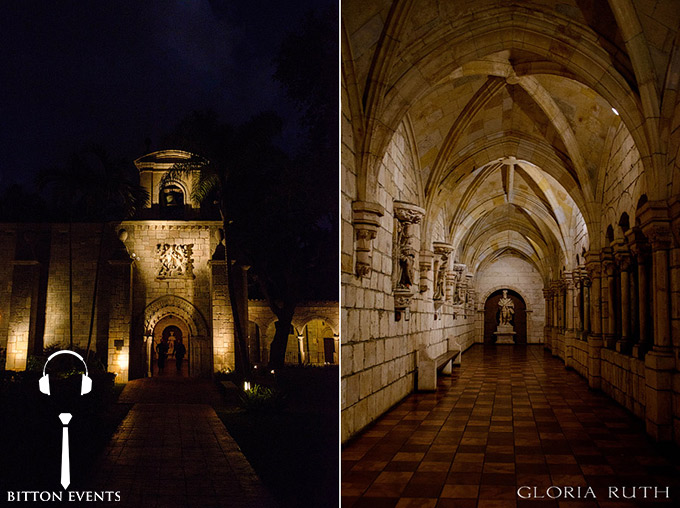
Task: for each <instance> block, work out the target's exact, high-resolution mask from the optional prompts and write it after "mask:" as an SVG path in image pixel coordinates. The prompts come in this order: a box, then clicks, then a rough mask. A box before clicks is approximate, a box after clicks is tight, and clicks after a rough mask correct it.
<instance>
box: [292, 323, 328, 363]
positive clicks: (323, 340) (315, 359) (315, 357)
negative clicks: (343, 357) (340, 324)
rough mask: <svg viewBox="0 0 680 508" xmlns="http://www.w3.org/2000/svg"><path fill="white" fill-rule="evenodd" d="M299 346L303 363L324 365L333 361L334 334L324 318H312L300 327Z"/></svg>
mask: <svg viewBox="0 0 680 508" xmlns="http://www.w3.org/2000/svg"><path fill="white" fill-rule="evenodd" d="M301 335H302V340H301V341H300V342H301V346H302V351H303V352H304V357H305V363H308V364H311V365H326V364H332V363H335V358H336V356H335V353H336V351H335V334H334V333H333V328H332V327H331V325H330V324H329V323H328V322H327V321H326V320H324V319H319V318H316V319H312V320H311V321H308V322H307V324H305V326H304V327H303V328H302V332H301Z"/></svg>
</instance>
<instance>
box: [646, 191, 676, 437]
mask: <svg viewBox="0 0 680 508" xmlns="http://www.w3.org/2000/svg"><path fill="white" fill-rule="evenodd" d="M638 218H639V219H640V223H641V227H642V231H643V232H644V233H645V236H647V238H648V239H649V243H650V245H651V248H652V277H651V283H652V307H653V316H652V319H653V329H654V347H653V349H652V351H650V352H649V353H647V355H646V356H645V382H646V390H645V420H646V428H647V433H648V434H650V435H651V436H652V437H653V438H654V439H656V440H657V441H669V440H671V438H672V434H673V410H672V405H673V400H672V393H673V392H672V384H673V383H672V381H673V376H672V373H673V369H674V367H675V358H674V355H673V350H672V344H671V319H670V284H669V283H670V277H669V249H670V247H671V234H670V223H669V219H668V213H667V206H666V204H665V202H647V203H645V204H644V205H643V206H642V208H641V209H640V211H639V212H638Z"/></svg>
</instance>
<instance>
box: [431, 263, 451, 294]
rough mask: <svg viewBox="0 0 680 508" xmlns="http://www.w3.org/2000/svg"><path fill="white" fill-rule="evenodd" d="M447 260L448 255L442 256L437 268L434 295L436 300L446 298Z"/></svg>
mask: <svg viewBox="0 0 680 508" xmlns="http://www.w3.org/2000/svg"><path fill="white" fill-rule="evenodd" d="M447 261H448V258H447V257H446V256H442V260H441V263H440V265H439V269H438V270H437V276H436V279H435V281H434V295H433V299H434V300H444V299H445V298H446V293H445V291H446V287H445V284H446V270H447Z"/></svg>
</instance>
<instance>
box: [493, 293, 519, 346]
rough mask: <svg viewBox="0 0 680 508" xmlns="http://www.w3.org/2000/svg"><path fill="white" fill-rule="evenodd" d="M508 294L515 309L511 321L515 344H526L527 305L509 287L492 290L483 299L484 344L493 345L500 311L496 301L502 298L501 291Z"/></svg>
mask: <svg viewBox="0 0 680 508" xmlns="http://www.w3.org/2000/svg"><path fill="white" fill-rule="evenodd" d="M506 290H507V292H508V298H510V299H511V300H512V302H513V303H514V305H515V307H514V309H515V314H514V316H513V319H512V321H511V324H512V325H513V328H514V331H515V333H516V335H515V344H526V343H527V331H528V327H527V321H528V320H527V310H528V309H527V304H526V299H525V298H524V297H523V296H522V295H521V294H520V293H519V291H516V290H514V289H511V288H509V287H502V288H498V289H494V290H492V292H491V293H489V294H487V295H486V296H485V298H484V300H483V301H484V336H483V342H484V344H494V343H495V342H496V337H495V336H494V332H495V331H496V329H497V327H498V322H499V313H500V309H499V307H498V301H499V300H500V299H501V298H502V297H503V291H506Z"/></svg>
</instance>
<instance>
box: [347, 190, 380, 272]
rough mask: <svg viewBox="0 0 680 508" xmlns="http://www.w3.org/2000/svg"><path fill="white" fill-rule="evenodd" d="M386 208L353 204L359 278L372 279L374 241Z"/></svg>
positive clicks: (374, 204) (356, 202)
mask: <svg viewBox="0 0 680 508" xmlns="http://www.w3.org/2000/svg"><path fill="white" fill-rule="evenodd" d="M384 212H385V210H384V208H383V207H382V206H380V205H379V204H377V203H369V202H367V201H355V202H354V203H352V224H353V226H354V235H355V247H354V249H355V252H356V265H355V269H356V274H357V275H358V276H359V277H370V275H371V258H372V256H373V239H374V238H375V237H376V235H377V234H378V228H379V227H380V217H382V216H383V215H384Z"/></svg>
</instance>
